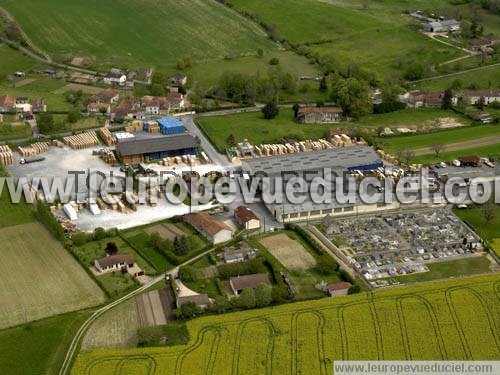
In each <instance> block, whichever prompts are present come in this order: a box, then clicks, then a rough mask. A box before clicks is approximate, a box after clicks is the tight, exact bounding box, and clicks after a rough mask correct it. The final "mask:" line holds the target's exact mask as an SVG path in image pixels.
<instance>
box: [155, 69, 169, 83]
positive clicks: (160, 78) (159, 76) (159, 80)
mask: <svg viewBox="0 0 500 375" xmlns="http://www.w3.org/2000/svg"><path fill="white" fill-rule="evenodd" d="M166 83H167V78H166V77H165V74H163V73H162V72H160V71H157V70H156V71H155V72H154V73H153V75H152V76H151V84H153V85H155V84H156V85H160V86H163V85H165V84H166Z"/></svg>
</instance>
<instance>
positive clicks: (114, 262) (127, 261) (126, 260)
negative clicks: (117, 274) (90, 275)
mask: <svg viewBox="0 0 500 375" xmlns="http://www.w3.org/2000/svg"><path fill="white" fill-rule="evenodd" d="M94 266H95V268H96V269H97V270H98V271H99V272H101V273H105V272H110V271H116V270H121V269H122V268H128V267H134V258H133V257H132V256H131V255H128V254H117V255H109V256H106V257H104V258H100V259H96V260H95V261H94Z"/></svg>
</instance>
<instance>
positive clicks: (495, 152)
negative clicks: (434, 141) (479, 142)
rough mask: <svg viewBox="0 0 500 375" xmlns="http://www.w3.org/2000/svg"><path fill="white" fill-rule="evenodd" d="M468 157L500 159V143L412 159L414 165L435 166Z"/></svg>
mask: <svg viewBox="0 0 500 375" xmlns="http://www.w3.org/2000/svg"><path fill="white" fill-rule="evenodd" d="M468 155H477V156H482V157H490V156H491V157H498V156H500V143H497V144H494V145H489V146H481V147H473V148H464V149H461V150H458V151H449V152H446V151H445V152H442V153H441V154H439V157H436V155H422V156H415V157H414V158H412V159H411V162H412V163H419V164H433V163H437V162H441V161H445V162H449V161H452V160H454V159H456V158H459V157H461V156H468Z"/></svg>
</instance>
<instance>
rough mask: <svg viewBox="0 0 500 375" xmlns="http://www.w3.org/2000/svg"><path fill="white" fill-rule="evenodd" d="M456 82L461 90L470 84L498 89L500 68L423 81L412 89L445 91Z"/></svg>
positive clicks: (486, 68)
mask: <svg viewBox="0 0 500 375" xmlns="http://www.w3.org/2000/svg"><path fill="white" fill-rule="evenodd" d="M456 80H458V81H460V83H461V85H462V88H467V87H469V86H470V85H471V84H476V85H477V86H478V87H479V88H482V89H489V88H492V89H493V88H496V87H500V66H492V67H485V68H483V69H481V70H476V71H473V72H470V73H464V74H458V75H454V76H452V77H446V78H440V79H433V80H430V81H424V82H421V83H418V84H416V85H415V86H414V88H415V89H423V90H446V89H447V88H448V87H450V86H451V84H452V83H453V82H454V81H456Z"/></svg>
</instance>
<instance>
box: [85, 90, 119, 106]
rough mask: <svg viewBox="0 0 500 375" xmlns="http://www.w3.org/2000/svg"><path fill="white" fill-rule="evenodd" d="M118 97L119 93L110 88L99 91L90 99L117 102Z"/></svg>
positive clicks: (101, 101)
mask: <svg viewBox="0 0 500 375" xmlns="http://www.w3.org/2000/svg"><path fill="white" fill-rule="evenodd" d="M119 99H120V93H118V91H116V90H113V89H111V88H109V89H105V90H102V91H101V92H99V93H97V94H96V95H94V96H93V97H92V98H91V99H90V100H91V101H94V102H99V103H110V104H114V103H117V102H118V100H119Z"/></svg>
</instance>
